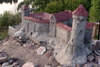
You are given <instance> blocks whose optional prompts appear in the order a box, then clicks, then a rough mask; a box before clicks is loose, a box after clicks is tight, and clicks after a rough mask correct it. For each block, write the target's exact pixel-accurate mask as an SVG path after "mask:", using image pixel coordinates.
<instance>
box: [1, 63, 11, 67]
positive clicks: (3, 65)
mask: <svg viewBox="0 0 100 67" xmlns="http://www.w3.org/2000/svg"><path fill="white" fill-rule="evenodd" d="M5 66H9V63H8V62H5V63H3V64H2V66H1V67H5Z"/></svg>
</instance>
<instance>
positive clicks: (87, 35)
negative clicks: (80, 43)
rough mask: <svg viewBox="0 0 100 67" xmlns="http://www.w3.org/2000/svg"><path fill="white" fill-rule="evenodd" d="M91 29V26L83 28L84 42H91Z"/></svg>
mask: <svg viewBox="0 0 100 67" xmlns="http://www.w3.org/2000/svg"><path fill="white" fill-rule="evenodd" d="M92 31H93V27H92V28H91V29H86V30H85V37H84V44H90V43H91V42H92Z"/></svg>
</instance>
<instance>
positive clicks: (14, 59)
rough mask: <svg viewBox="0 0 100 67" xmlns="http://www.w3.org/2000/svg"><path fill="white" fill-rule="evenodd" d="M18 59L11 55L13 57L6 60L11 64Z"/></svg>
mask: <svg viewBox="0 0 100 67" xmlns="http://www.w3.org/2000/svg"><path fill="white" fill-rule="evenodd" d="M17 60H18V59H17V58H15V57H13V58H9V60H8V62H9V64H12V63H13V62H16V61H17Z"/></svg>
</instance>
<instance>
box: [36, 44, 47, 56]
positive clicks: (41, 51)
mask: <svg viewBox="0 0 100 67" xmlns="http://www.w3.org/2000/svg"><path fill="white" fill-rule="evenodd" d="M45 52H46V48H45V47H43V46H40V47H39V48H38V49H37V55H43V54H44V53H45Z"/></svg>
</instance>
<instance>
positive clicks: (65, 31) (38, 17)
mask: <svg viewBox="0 0 100 67" xmlns="http://www.w3.org/2000/svg"><path fill="white" fill-rule="evenodd" d="M88 15H89V13H88V12H87V10H86V9H85V7H84V6H83V5H82V4H81V5H79V6H78V8H77V9H76V10H74V11H73V12H71V11H70V10H65V11H62V12H58V13H53V14H49V13H45V12H40V13H33V14H30V11H29V7H28V6H26V5H23V6H22V8H21V18H22V24H21V26H19V27H18V26H15V27H11V26H9V35H10V36H12V37H14V34H15V32H17V31H18V30H19V29H20V28H21V27H23V28H25V34H26V36H27V37H28V38H29V39H30V40H32V41H34V42H36V43H38V44H39V43H40V41H46V40H47V39H45V38H47V37H49V38H56V40H58V41H59V42H61V43H63V44H65V45H61V46H60V48H61V49H63V48H62V46H64V47H65V50H66V49H68V48H67V47H66V45H68V44H69V42H70V45H72V46H76V48H75V51H74V53H76V54H74V55H73V56H74V58H75V57H77V58H76V59H74V58H73V57H72V55H71V54H72V52H73V50H71V49H68V50H69V51H70V52H66V51H65V53H62V51H58V52H56V56H55V58H56V60H57V61H58V62H59V63H60V64H62V65H65V64H66V63H70V61H75V62H77V63H79V64H83V63H85V62H86V61H87V58H86V56H87V55H88V54H89V53H90V52H89V51H91V46H92V45H91V43H92V31H93V25H94V23H90V22H87V18H88ZM43 33H46V35H48V34H49V35H48V36H47V37H44V38H43V37H42V36H41V37H42V38H40V37H39V38H40V39H41V40H38V38H37V37H38V36H39V35H41V34H43ZM46 35H45V34H44V36H46ZM54 41H55V40H54ZM57 46H59V44H57ZM68 46H69V45H68ZM69 47H70V46H69ZM80 49H81V50H80ZM55 50H57V48H55ZM58 50H59V49H58ZM78 50H79V51H78ZM63 51H64V50H63ZM78 53H80V55H81V56H82V57H80V55H79V54H78ZM86 53H87V54H86ZM62 57H63V58H62ZM61 58H62V59H61ZM72 58H73V60H72Z"/></svg>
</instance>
